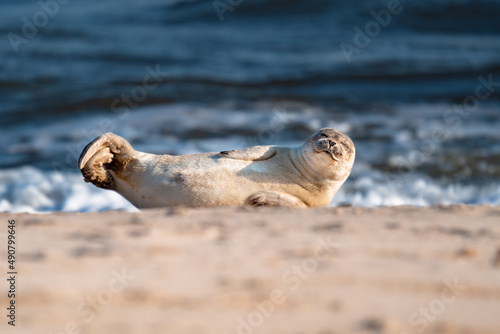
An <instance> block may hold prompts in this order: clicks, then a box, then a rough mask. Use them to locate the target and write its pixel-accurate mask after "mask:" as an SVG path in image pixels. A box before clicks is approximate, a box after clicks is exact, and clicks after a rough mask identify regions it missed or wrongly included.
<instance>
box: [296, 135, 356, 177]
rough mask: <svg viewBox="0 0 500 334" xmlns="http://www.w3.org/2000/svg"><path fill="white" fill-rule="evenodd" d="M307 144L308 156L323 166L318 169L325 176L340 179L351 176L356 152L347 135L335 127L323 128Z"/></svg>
mask: <svg viewBox="0 0 500 334" xmlns="http://www.w3.org/2000/svg"><path fill="white" fill-rule="evenodd" d="M305 146H306V148H307V150H308V151H309V152H308V154H307V155H308V157H309V158H310V159H313V160H315V161H318V163H319V165H320V166H323V168H321V169H319V170H318V168H316V170H317V172H319V173H320V174H322V175H323V176H324V177H326V178H328V179H331V180H335V181H340V180H345V179H346V178H347V177H348V176H349V173H350V172H351V168H352V165H353V164H354V158H355V155H356V153H355V149H354V144H353V142H352V140H351V138H349V137H348V136H347V135H345V134H343V133H342V132H340V131H338V130H335V129H331V128H323V129H321V130H319V131H318V132H316V133H315V134H314V135H313V136H312V137H311V138H309V140H308V141H307V142H306V145H305ZM315 165H316V164H315Z"/></svg>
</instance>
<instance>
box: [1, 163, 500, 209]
mask: <svg viewBox="0 0 500 334" xmlns="http://www.w3.org/2000/svg"><path fill="white" fill-rule="evenodd" d="M354 174H355V175H356V178H354V177H351V178H350V179H349V180H348V182H346V184H345V185H344V186H343V187H342V188H341V190H340V191H339V193H338V194H337V196H336V197H335V199H334V200H333V202H332V204H331V205H333V206H334V205H338V204H341V203H351V204H353V205H354V206H360V207H378V206H393V205H413V206H429V205H435V204H459V203H467V204H491V205H500V185H499V184H498V183H492V184H490V185H487V186H478V185H462V184H459V183H448V184H443V183H440V182H438V181H435V180H433V179H431V178H428V177H425V176H423V175H418V174H414V175H408V176H407V177H405V178H403V179H398V178H394V176H393V175H384V174H382V173H380V172H378V171H373V170H370V169H368V168H365V167H363V166H361V167H360V168H358V170H356V171H355V173H354ZM391 180H392V181H391ZM394 180H396V182H395V181H394ZM0 184H1V185H0V211H1V212H31V213H35V212H37V213H41V212H42V213H43V212H52V211H66V212H95V211H106V210H126V211H137V209H136V208H135V207H134V206H133V205H132V204H130V203H129V202H127V201H126V200H125V199H124V198H123V197H121V196H120V195H119V194H117V193H115V192H113V191H109V190H103V189H99V188H96V187H95V186H93V185H90V184H87V183H85V182H84V181H83V179H82V177H81V175H80V174H76V173H75V174H63V173H60V172H55V171H42V170H40V169H37V168H33V167H29V166H25V167H21V168H16V169H5V170H0Z"/></svg>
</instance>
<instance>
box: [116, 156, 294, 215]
mask: <svg viewBox="0 0 500 334" xmlns="http://www.w3.org/2000/svg"><path fill="white" fill-rule="evenodd" d="M184 157H185V156H179V157H171V158H169V160H168V162H167V161H165V162H166V163H161V164H158V163H156V164H155V165H147V164H146V166H143V167H142V168H144V169H149V170H148V171H147V172H146V173H141V174H142V175H145V176H144V177H143V178H142V180H140V182H134V184H133V186H134V188H135V189H133V190H132V191H128V195H129V196H125V197H127V199H128V200H129V201H131V202H132V203H133V204H134V205H136V206H140V207H157V206H178V205H185V204H186V203H190V206H193V207H200V206H203V207H211V206H236V205H244V204H248V203H247V201H248V198H249V197H250V196H251V195H253V194H255V193H257V192H259V191H266V190H279V191H285V192H287V193H294V192H295V191H294V189H296V188H297V187H298V186H297V184H296V183H294V182H293V180H289V179H287V178H285V177H284V176H283V175H288V174H289V173H284V171H283V168H284V166H281V165H280V166H275V163H274V162H273V159H269V160H265V161H245V160H237V159H230V158H221V157H219V155H218V154H199V155H191V156H190V157H189V159H185V158H184ZM120 193H123V190H122V191H120ZM139 194H140V196H139ZM129 197H130V198H129Z"/></svg>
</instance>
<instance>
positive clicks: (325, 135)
mask: <svg viewBox="0 0 500 334" xmlns="http://www.w3.org/2000/svg"><path fill="white" fill-rule="evenodd" d="M319 136H320V138H328V135H327V134H326V133H322V134H320V135H319Z"/></svg>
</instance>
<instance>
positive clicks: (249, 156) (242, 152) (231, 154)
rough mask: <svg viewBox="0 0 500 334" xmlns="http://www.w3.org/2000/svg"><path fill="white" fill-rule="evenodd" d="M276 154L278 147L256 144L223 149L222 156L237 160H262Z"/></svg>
mask: <svg viewBox="0 0 500 334" xmlns="http://www.w3.org/2000/svg"><path fill="white" fill-rule="evenodd" d="M275 155H276V148H274V147H272V146H254V147H247V148H242V149H239V150H232V151H221V152H220V156H221V157H223V158H231V159H236V160H247V161H262V160H267V159H270V158H272V157H274V156H275Z"/></svg>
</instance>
